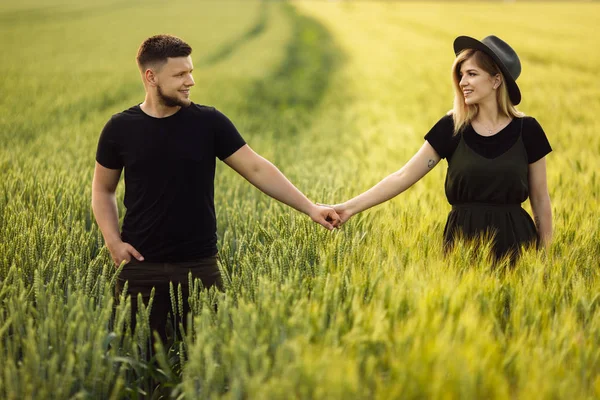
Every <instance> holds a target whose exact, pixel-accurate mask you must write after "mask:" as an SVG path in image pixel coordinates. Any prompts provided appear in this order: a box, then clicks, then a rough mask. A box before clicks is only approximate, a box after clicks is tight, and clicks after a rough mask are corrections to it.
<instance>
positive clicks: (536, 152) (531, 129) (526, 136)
mask: <svg viewBox="0 0 600 400" xmlns="http://www.w3.org/2000/svg"><path fill="white" fill-rule="evenodd" d="M523 144H524V145H525V150H526V151H527V161H528V162H529V164H533V163H534V162H536V161H538V160H540V159H542V158H543V157H545V156H546V155H547V154H548V153H550V152H551V151H552V147H551V146H550V142H549V141H548V138H547V137H546V133H545V132H544V129H542V126H541V125H540V124H539V122H537V120H536V119H535V118H525V120H524V121H523Z"/></svg>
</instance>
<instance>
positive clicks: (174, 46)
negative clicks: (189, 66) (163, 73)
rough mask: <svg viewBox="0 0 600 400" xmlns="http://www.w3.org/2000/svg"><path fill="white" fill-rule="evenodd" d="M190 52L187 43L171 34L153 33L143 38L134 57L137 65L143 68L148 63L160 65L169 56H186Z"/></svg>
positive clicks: (190, 49)
mask: <svg viewBox="0 0 600 400" xmlns="http://www.w3.org/2000/svg"><path fill="white" fill-rule="evenodd" d="M190 54H192V48H191V47H190V45H189V44H187V43H186V42H184V41H183V40H181V39H179V38H178V37H176V36H172V35H155V36H152V37H149V38H148V39H146V40H144V42H143V43H142V44H141V46H140V48H139V49H138V54H137V57H136V60H137V63H138V66H139V67H140V69H142V70H144V69H146V68H147V67H148V66H149V65H151V64H155V65H160V64H163V63H166V62H167V58H169V57H187V56H189V55H190Z"/></svg>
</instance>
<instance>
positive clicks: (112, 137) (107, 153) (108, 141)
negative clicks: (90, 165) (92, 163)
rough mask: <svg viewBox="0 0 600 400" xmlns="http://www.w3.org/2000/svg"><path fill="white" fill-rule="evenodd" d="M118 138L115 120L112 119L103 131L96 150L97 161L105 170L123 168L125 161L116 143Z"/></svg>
mask: <svg viewBox="0 0 600 400" xmlns="http://www.w3.org/2000/svg"><path fill="white" fill-rule="evenodd" d="M117 137H118V135H117V131H116V128H115V123H114V118H111V119H110V120H109V121H108V122H107V123H106V125H104V129H102V133H101V134H100V139H99V140H98V148H97V150H96V161H98V163H99V164H100V165H102V166H103V167H105V168H109V169H121V168H123V160H122V159H121V156H120V154H119V150H118V146H117V142H116V139H117Z"/></svg>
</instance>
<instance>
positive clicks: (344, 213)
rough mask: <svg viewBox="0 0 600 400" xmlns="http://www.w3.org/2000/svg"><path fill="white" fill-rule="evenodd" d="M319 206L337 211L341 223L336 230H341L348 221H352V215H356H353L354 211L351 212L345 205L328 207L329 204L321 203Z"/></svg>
mask: <svg viewBox="0 0 600 400" xmlns="http://www.w3.org/2000/svg"><path fill="white" fill-rule="evenodd" d="M317 204H318V205H320V206H324V207H329V208H333V209H334V210H335V212H336V213H337V215H338V216H339V217H340V223H339V225H337V226H336V228H340V227H341V226H342V225H343V224H344V223H345V222H346V221H348V220H349V219H350V217H352V215H354V214H353V213H352V211H350V209H349V208H348V206H346V204H345V203H340V204H335V205H328V204H321V203H317Z"/></svg>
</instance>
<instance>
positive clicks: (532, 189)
mask: <svg viewBox="0 0 600 400" xmlns="http://www.w3.org/2000/svg"><path fill="white" fill-rule="evenodd" d="M529 202H530V203H531V210H532V211H533V218H534V220H535V225H536V227H537V230H538V233H539V235H540V239H541V241H542V244H543V245H544V247H548V246H549V245H550V242H551V241H552V207H551V205H550V195H549V194H548V182H547V179H546V158H545V157H544V158H541V159H539V160H538V161H536V162H534V163H532V164H529Z"/></svg>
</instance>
